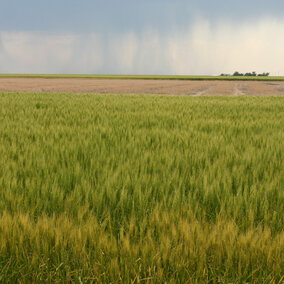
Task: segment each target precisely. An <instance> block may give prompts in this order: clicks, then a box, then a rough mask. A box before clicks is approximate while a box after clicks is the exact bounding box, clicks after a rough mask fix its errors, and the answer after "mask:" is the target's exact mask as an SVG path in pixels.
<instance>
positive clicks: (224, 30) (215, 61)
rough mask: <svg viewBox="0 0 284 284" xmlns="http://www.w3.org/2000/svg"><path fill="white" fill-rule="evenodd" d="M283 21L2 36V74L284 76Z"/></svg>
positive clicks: (206, 21)
mask: <svg viewBox="0 0 284 284" xmlns="http://www.w3.org/2000/svg"><path fill="white" fill-rule="evenodd" d="M283 30H284V21H281V20H276V19H272V18H267V19H262V20H259V21H256V22H252V23H248V22H247V23H246V22H244V23H242V24H238V25H237V26H236V25H235V24H234V23H233V22H224V21H220V22H218V23H214V25H212V24H211V23H210V21H208V20H204V19H199V20H197V21H195V23H194V24H193V25H192V26H189V27H188V29H183V30H182V31H179V29H176V30H172V31H171V32H170V33H167V34H165V33H163V34H160V33H159V32H158V31H155V30H153V29H146V30H145V31H144V32H142V33H139V34H138V33H135V32H125V33H108V34H101V33H87V34H47V33H46V34H44V33H35V32H5V31H2V32H0V72H1V73H100V74H117V73H120V74H193V75H198V74H212V75H214V74H220V73H223V72H225V73H232V72H233V71H235V70H238V71H242V72H245V71H256V72H264V71H268V72H271V74H274V75H278V73H279V74H284V66H283V64H282V62H284V53H283V47H284V34H283Z"/></svg>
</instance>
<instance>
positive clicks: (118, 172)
mask: <svg viewBox="0 0 284 284" xmlns="http://www.w3.org/2000/svg"><path fill="white" fill-rule="evenodd" d="M283 125H284V98H282V97H230V98H229V97H174V96H171V97H169V96H151V95H148V96H146V95H145V96H143V95H141V96H138V95H137V96H135V95H133V96H131V95H87V94H86V95H75V94H48V93H41V94H22V93H2V94H1V93H0V282H1V283H2V282H4V283H5V282H9V283H11V282H16V281H19V282H21V281H22V282H23V283H30V282H33V283H40V282H44V281H46V282H49V283H55V282H58V283H62V282H70V281H71V282H75V283H92V282H93V283H97V282H99V283H101V282H103V283H139V282H142V283H143V282H144V283H166V282H167V283H245V282H250V283H282V282H283V279H284V230H283V228H284V218H283V216H284V206H283V204H284V143H283V141H284V127H283Z"/></svg>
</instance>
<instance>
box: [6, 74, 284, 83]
mask: <svg viewBox="0 0 284 284" xmlns="http://www.w3.org/2000/svg"><path fill="white" fill-rule="evenodd" d="M0 78H93V79H144V80H145V79H149V80H225V81H226V80H233V81H235V80H237V81H284V76H269V77H266V76H263V77H262V76H257V77H246V76H240V77H238V76H187V75H88V74H0Z"/></svg>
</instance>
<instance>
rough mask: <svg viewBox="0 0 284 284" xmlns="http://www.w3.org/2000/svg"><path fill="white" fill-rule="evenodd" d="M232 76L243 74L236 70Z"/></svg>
mask: <svg viewBox="0 0 284 284" xmlns="http://www.w3.org/2000/svg"><path fill="white" fill-rule="evenodd" d="M233 76H244V74H242V73H239V72H238V71H236V72H234V74H233Z"/></svg>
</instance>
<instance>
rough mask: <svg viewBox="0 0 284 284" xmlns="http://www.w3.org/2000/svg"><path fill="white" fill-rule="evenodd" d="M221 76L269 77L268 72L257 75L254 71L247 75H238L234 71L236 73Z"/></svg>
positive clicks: (238, 73)
mask: <svg viewBox="0 0 284 284" xmlns="http://www.w3.org/2000/svg"><path fill="white" fill-rule="evenodd" d="M221 76H246V77H256V76H264V77H267V76H269V73H268V72H267V73H266V72H263V73H259V74H257V73H256V72H255V71H253V72H251V73H250V72H248V73H240V72H238V71H236V72H234V74H233V75H231V74H224V73H222V74H221Z"/></svg>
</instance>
